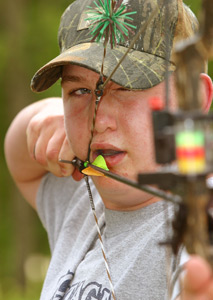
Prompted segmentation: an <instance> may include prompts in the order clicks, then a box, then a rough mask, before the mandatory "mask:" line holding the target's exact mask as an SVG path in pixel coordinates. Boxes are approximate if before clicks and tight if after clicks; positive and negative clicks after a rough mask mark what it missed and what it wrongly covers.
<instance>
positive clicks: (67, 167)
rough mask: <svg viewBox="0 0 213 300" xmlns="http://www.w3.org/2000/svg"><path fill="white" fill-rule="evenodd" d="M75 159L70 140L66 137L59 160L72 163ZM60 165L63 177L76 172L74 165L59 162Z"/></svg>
mask: <svg viewBox="0 0 213 300" xmlns="http://www.w3.org/2000/svg"><path fill="white" fill-rule="evenodd" d="M74 158H75V154H74V153H73V151H72V148H71V146H70V144H69V142H68V139H67V138H66V137H65V139H64V141H63V145H62V147H61V151H60V153H59V159H62V160H67V161H72V160H73V159H74ZM59 165H60V166H61V172H62V175H63V176H71V175H72V174H73V172H74V170H75V167H74V166H73V165H72V164H67V163H63V162H59Z"/></svg>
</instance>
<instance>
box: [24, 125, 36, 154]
mask: <svg viewBox="0 0 213 300" xmlns="http://www.w3.org/2000/svg"><path fill="white" fill-rule="evenodd" d="M38 136H39V132H38V131H36V130H34V129H33V127H32V126H31V124H29V125H28V127H27V130H26V137H27V148H28V152H29V155H30V157H31V158H32V159H35V158H36V149H35V148H36V143H37V140H38Z"/></svg>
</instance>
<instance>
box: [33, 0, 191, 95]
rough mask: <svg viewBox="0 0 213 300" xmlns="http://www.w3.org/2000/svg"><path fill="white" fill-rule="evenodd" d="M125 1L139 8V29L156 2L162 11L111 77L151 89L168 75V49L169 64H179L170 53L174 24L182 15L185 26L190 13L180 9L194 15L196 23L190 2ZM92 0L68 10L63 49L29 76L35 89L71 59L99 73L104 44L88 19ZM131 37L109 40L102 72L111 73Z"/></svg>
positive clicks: (62, 33) (51, 79)
mask: <svg viewBox="0 0 213 300" xmlns="http://www.w3.org/2000/svg"><path fill="white" fill-rule="evenodd" d="M180 2H181V10H180ZM123 3H124V4H125V5H126V7H127V9H131V10H132V11H136V12H137V13H136V14H135V15H134V17H133V18H134V20H133V22H132V25H134V26H136V32H137V31H138V30H140V28H141V26H142V25H143V24H145V23H146V22H148V20H149V17H150V15H151V14H152V12H153V10H156V6H157V9H158V10H157V11H158V12H157V14H156V15H155V17H153V18H152V20H151V22H150V23H149V26H147V27H146V29H145V30H144V32H142V34H141V36H140V38H139V39H138V40H137V41H136V42H135V44H134V46H133V48H132V50H131V51H130V52H129V54H128V55H127V57H126V58H125V60H124V61H123V62H122V64H121V65H120V66H119V68H118V69H117V71H116V72H115V73H114V75H113V76H112V80H113V81H114V82H116V83H117V84H119V85H121V86H123V87H126V88H130V89H148V88H151V87H153V86H155V85H157V84H158V83H160V82H162V81H163V80H164V78H165V72H166V62H165V60H166V58H167V57H168V55H166V51H169V53H170V55H169V56H170V59H169V60H170V61H169V70H170V71H173V70H174V69H175V65H174V62H173V61H172V60H171V53H172V49H173V44H174V38H175V35H176V27H177V23H178V22H179V21H178V20H179V19H181V20H182V21H181V24H182V23H183V24H182V25H181V26H182V27H183V29H184V26H185V24H184V20H186V18H180V14H181V15H182V14H183V13H184V14H186V15H187V16H188V18H189V19H193V22H192V23H194V18H195V16H194V14H193V13H192V12H191V11H190V10H189V8H188V7H186V6H185V5H182V1H180V0H169V4H168V5H167V4H166V3H167V0H155V1H153V0H124V1H123ZM94 5H95V4H94V0H84V1H82V0H76V1H75V2H74V3H72V4H71V5H70V6H69V7H68V8H67V9H66V10H65V12H64V14H63V15H62V17H61V24H60V27H59V31H58V41H59V47H60V51H61V53H60V55H59V56H57V57H56V58H54V59H53V60H51V61H50V62H49V63H47V64H46V65H44V66H43V67H42V68H41V69H39V70H38V71H37V73H36V74H35V75H34V77H33V79H32V82H31V88H32V90H33V91H35V92H41V91H44V90H46V89H48V88H49V87H50V86H51V85H53V84H54V83H55V82H56V81H57V80H58V79H59V78H60V77H61V74H62V69H63V66H64V65H67V64H75V65H79V66H82V67H85V68H88V69H90V70H93V71H95V72H97V73H100V70H101V65H102V60H103V44H102V43H97V42H91V39H92V37H91V33H90V30H89V25H90V23H89V22H90V21H88V20H87V18H88V6H92V7H94ZM167 9H168V11H167V13H166V10H167ZM165 16H167V19H166V17H165ZM165 27H167V28H168V33H169V38H168V42H166V33H165V31H166V28H165ZM180 32H183V30H182V31H181V30H180ZM181 34H182V35H184V34H183V33H181ZM133 38H134V34H133V33H129V36H128V39H127V41H125V42H119V43H118V45H117V46H116V47H114V48H113V49H111V47H110V45H109V46H107V55H106V59H105V62H104V76H106V77H108V76H109V75H110V74H111V72H112V71H113V69H114V68H115V66H116V64H117V63H118V62H119V60H120V59H121V58H122V56H123V55H124V53H125V52H126V51H127V48H128V47H129V45H130V43H131V40H132V39H133Z"/></svg>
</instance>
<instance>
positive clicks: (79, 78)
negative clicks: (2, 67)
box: [62, 65, 171, 210]
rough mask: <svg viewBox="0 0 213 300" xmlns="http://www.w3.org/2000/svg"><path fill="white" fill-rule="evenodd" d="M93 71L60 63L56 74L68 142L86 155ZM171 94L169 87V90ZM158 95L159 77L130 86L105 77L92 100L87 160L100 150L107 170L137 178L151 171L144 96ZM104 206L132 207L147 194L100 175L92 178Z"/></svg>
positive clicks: (148, 115) (95, 76)
mask: <svg viewBox="0 0 213 300" xmlns="http://www.w3.org/2000/svg"><path fill="white" fill-rule="evenodd" d="M98 79H99V75H98V74H96V73H95V72H93V71H90V70H88V69H85V68H82V67H79V66H75V65H73V66H71V65H69V66H66V67H64V70H63V76H62V92H63V101H64V114H65V126H66V131H67V135H68V139H69V141H70V144H71V147H72V149H73V151H74V153H75V154H76V156H77V157H79V158H80V159H82V160H86V159H87V154H88V147H89V143H90V139H91V130H92V128H93V117H94V110H95V96H94V90H95V89H96V83H97V81H98ZM170 94H171V93H170ZM156 96H158V97H160V98H161V99H164V83H161V84H159V85H158V86H155V87H153V88H151V89H149V90H144V91H130V90H126V89H124V88H123V87H121V86H119V85H117V84H115V83H113V82H110V83H109V84H108V85H107V87H106V89H105V90H104V95H103V97H102V98H101V101H100V103H99V104H98V110H97V115H96V120H95V126H94V132H93V137H92V141H91V154H90V160H91V161H93V160H94V159H95V158H96V157H97V156H98V155H99V154H101V155H103V156H104V158H105V160H106V163H107V166H108V168H109V169H110V171H111V172H114V173H117V174H119V175H122V176H125V177H128V178H130V179H133V180H137V175H138V173H140V172H149V171H154V170H155V169H156V168H157V165H156V163H155V160H154V147H153V136H152V120H151V110H150V107H149V100H150V98H152V97H156ZM93 180H94V183H95V185H96V187H97V188H98V190H99V192H100V194H101V196H102V198H103V201H104V202H105V205H106V207H108V208H111V209H124V210H125V209H136V208H137V207H140V206H141V205H142V206H143V205H144V203H147V204H148V203H149V202H150V201H154V200H153V197H152V196H150V195H148V194H146V193H143V192H141V191H138V190H136V189H133V188H130V187H128V186H126V185H124V184H122V183H118V182H116V181H113V180H112V179H109V178H106V177H94V178H93Z"/></svg>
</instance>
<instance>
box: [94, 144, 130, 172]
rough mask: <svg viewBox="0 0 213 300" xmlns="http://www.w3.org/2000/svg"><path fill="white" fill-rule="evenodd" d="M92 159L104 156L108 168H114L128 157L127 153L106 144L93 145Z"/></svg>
mask: <svg viewBox="0 0 213 300" xmlns="http://www.w3.org/2000/svg"><path fill="white" fill-rule="evenodd" d="M91 150H92V158H93V160H95V158H96V157H97V156H99V155H102V156H103V157H104V159H105V161H106V164H107V166H108V168H110V167H113V166H115V165H117V164H118V163H120V162H121V161H122V160H123V159H124V157H125V156H126V152H125V151H122V150H121V149H118V148H116V147H114V146H112V145H106V144H93V145H92V147H91Z"/></svg>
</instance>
